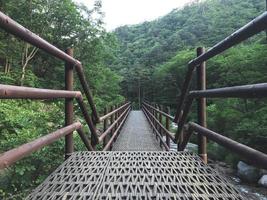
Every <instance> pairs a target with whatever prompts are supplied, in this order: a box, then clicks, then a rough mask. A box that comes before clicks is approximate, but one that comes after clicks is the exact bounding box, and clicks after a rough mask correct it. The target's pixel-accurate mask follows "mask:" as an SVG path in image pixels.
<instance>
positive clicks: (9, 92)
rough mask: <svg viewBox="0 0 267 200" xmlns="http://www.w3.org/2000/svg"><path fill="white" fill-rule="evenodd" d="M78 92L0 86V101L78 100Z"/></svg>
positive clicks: (79, 95)
mask: <svg viewBox="0 0 267 200" xmlns="http://www.w3.org/2000/svg"><path fill="white" fill-rule="evenodd" d="M81 96H82V94H81V92H80V91H69V90H51V89H40V88H32V87H21V86H12V85H3V84H0V99H55V98H78V97H81Z"/></svg>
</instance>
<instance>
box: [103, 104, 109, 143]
mask: <svg viewBox="0 0 267 200" xmlns="http://www.w3.org/2000/svg"><path fill="white" fill-rule="evenodd" d="M107 113H108V108H107V107H105V109H104V115H106V114H107ZM107 128H108V119H104V122H103V132H105V131H106V130H107ZM108 140H109V137H108V135H107V136H106V137H105V138H104V140H103V147H105V146H106V144H107V143H108Z"/></svg>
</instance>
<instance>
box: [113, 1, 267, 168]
mask: <svg viewBox="0 0 267 200" xmlns="http://www.w3.org/2000/svg"><path fill="white" fill-rule="evenodd" d="M263 11H265V1H261V0H206V1H200V2H199V1H196V2H194V3H191V4H188V5H187V6H185V7H184V8H182V9H176V10H173V11H172V12H171V13H169V14H167V15H166V16H163V17H161V18H159V19H157V20H154V21H152V22H145V23H142V24H138V25H133V26H123V27H119V28H117V29H116V30H115V34H116V36H117V38H118V41H119V43H120V46H119V50H118V52H117V59H116V60H115V61H114V62H113V63H112V68H113V69H115V70H117V71H118V73H120V74H121V75H122V76H123V77H124V80H123V87H122V88H123V93H124V95H125V96H127V97H128V98H129V99H132V100H133V101H135V102H137V98H136V96H137V94H138V90H139V88H141V91H142V93H141V96H142V97H143V98H144V99H146V100H148V101H151V102H156V103H159V104H163V105H168V106H171V108H172V111H173V112H174V110H175V108H176V106H177V101H178V99H179V95H180V91H181V88H182V84H183V81H184V78H185V73H186V71H187V63H188V62H189V61H190V60H191V59H192V58H195V57H196V50H195V49H196V48H197V47H198V46H204V47H207V49H208V48H209V47H212V46H213V45H215V44H216V43H218V42H219V41H221V40H222V39H224V38H225V37H227V36H228V35H230V34H231V33H233V32H234V31H235V30H237V29H239V28H240V27H242V26H243V25H245V24H247V23H248V22H249V21H251V20H252V19H254V18H255V17H257V16H258V15H260V14H261V13H262V12H263ZM266 53H267V47H266V36H265V33H264V32H263V33H261V34H258V35H257V36H255V37H253V38H250V39H249V40H247V41H246V42H243V43H242V44H241V45H238V46H237V47H234V48H232V49H230V50H227V51H226V52H224V53H223V54H221V55H220V56H216V57H215V58H213V59H211V60H209V61H208V62H207V87H208V88H220V87H227V86H235V85H244V84H254V83H262V82H267V77H266V74H267V68H266V65H267V58H266ZM145 72H147V73H145ZM194 77H195V75H194ZM138 80H142V81H141V86H140V87H139V88H138V84H137V83H138V82H137V81H138ZM195 86H196V83H195V79H193V81H192V89H195ZM266 109H267V106H266V101H264V100H260V99H224V100H222V99H220V100H218V99H212V100H211V99H209V100H208V127H209V128H210V129H212V130H215V131H217V132H219V133H221V134H223V135H226V136H228V137H230V138H232V139H235V140H237V141H239V142H241V143H244V144H247V145H249V146H251V147H253V148H256V149H258V150H261V151H263V152H267V149H266V138H267V136H266V129H267V124H266V118H267V114H266ZM191 110H192V112H191V114H190V116H189V118H188V120H192V121H196V105H195V104H194V105H193V107H192V109H191ZM209 148H210V150H211V151H210V152H217V153H214V154H215V155H216V156H217V159H221V160H226V161H228V162H232V163H235V162H236V160H237V159H238V157H236V156H233V155H232V154H230V153H229V152H228V151H225V150H222V148H221V147H217V146H214V145H210V147H209ZM215 158H216V157H215ZM239 159H240V158H239Z"/></svg>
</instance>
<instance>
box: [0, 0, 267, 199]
mask: <svg viewBox="0 0 267 200" xmlns="http://www.w3.org/2000/svg"><path fill="white" fill-rule="evenodd" d="M0 10H1V11H2V12H4V13H5V14H7V15H9V16H10V17H11V18H13V19H15V20H16V21H17V22H19V23H20V24H22V25H23V26H25V27H27V28H29V29H30V30H32V31H33V32H35V33H38V35H40V36H41V37H43V38H44V39H46V40H48V41H49V42H50V43H51V44H53V45H55V46H57V47H59V48H60V49H66V48H68V47H74V55H75V58H77V59H78V60H80V61H81V62H82V63H83V66H84V68H85V72H86V76H87V78H88V79H87V80H88V81H89V83H90V87H91V89H92V92H93V96H94V100H95V102H96V106H97V109H98V111H99V112H100V113H101V112H102V111H103V110H101V108H104V107H105V106H111V105H115V104H118V103H121V102H122V101H124V100H125V99H128V100H129V101H133V102H134V103H137V102H138V101H137V98H138V93H139V90H140V91H141V96H142V98H144V99H147V100H149V101H151V102H155V103H158V104H163V105H166V106H170V107H171V108H172V114H173V113H174V109H175V107H176V105H177V101H178V97H179V94H180V89H181V86H182V84H183V81H184V75H185V71H186V65H187V63H188V61H190V59H192V58H194V57H195V56H196V47H198V46H204V47H206V49H208V48H210V47H212V46H213V45H214V44H216V43H217V42H219V41H220V40H222V39H224V38H225V37H226V36H228V35H229V34H231V33H232V32H233V31H235V30H236V29H238V28H240V27H241V26H243V25H245V24H246V23H247V22H249V21H250V20H252V19H254V18H255V17H256V16H258V15H259V14H261V13H262V12H263V11H264V10H265V1H263V0H206V1H197V2H195V3H191V4H188V5H187V6H185V7H184V8H181V9H176V10H173V11H172V12H170V13H169V14H168V15H166V16H163V17H161V18H159V19H157V20H154V21H151V22H145V23H142V24H138V25H131V26H123V27H119V28H117V29H116V30H115V31H114V32H112V33H109V32H107V31H106V30H105V28H104V24H103V13H102V11H101V1H96V3H95V6H94V8H93V9H91V10H90V9H88V8H86V7H85V6H82V5H78V4H76V3H74V1H73V0H63V1H55V0H34V1H28V0H20V1H16V0H9V1H3V0H2V1H1V0H0ZM0 38H1V40H0V83H1V84H11V85H21V86H30V87H39V88H51V89H63V88H64V63H63V62H61V61H59V60H57V59H55V58H53V57H51V56H49V55H48V54H46V53H44V52H43V51H41V50H39V49H36V48H35V47H33V46H31V45H29V44H27V43H25V42H23V41H21V40H19V39H17V38H15V37H14V36H12V35H10V34H7V33H6V32H5V31H3V30H2V29H1V30H0ZM266 45H267V44H266V36H265V34H264V33H262V34H258V35H257V36H255V37H253V38H251V39H249V40H248V41H246V42H244V43H242V44H241V45H238V46H237V47H234V48H232V49H231V50H229V51H227V52H225V53H224V54H222V55H220V56H217V57H215V58H214V59H212V60H210V61H209V62H208V63H207V86H208V88H215V87H226V86H233V85H242V84H251V83H261V82H267V76H266V74H267V67H266V66H267V58H266V53H267V48H266ZM76 80H77V79H76ZM194 85H195V83H193V87H194ZM75 89H77V90H79V87H78V84H77V83H76V84H75ZM266 102H267V101H266V100H263V99H253V100H251V99H225V100H216V99H215V100H214V99H213V100H208V127H209V128H210V129H212V130H215V131H218V132H219V133H222V134H224V135H226V136H229V137H230V138H233V139H236V140H238V141H240V142H242V143H245V144H247V145H249V146H251V147H255V148H256V149H258V150H261V151H263V152H265V153H266V152H267V149H266V141H267V106H266ZM136 105H137V104H136ZM0 107H1V109H0V126H1V129H0V153H1V152H4V151H6V150H8V149H11V148H14V147H17V146H19V145H21V144H23V143H25V142H28V141H31V140H33V139H35V138H38V137H40V136H42V135H45V134H47V133H48V132H52V131H53V130H56V129H58V128H59V127H62V126H63V124H64V101H52V102H51V101H49V102H47V101H38V102H37V101H34V102H33V101H26V100H16V101H13V100H12V101H6V100H1V101H0ZM135 108H137V106H135ZM195 110H196V109H195V105H194V106H193V108H192V111H195ZM79 115H80V113H76V116H78V117H77V118H79ZM79 120H80V121H82V119H79ZM190 120H193V121H195V120H196V113H194V112H193V113H192V114H191V115H190ZM75 143H76V144H75V147H76V149H75V150H83V148H82V145H81V144H80V140H79V139H77V138H75ZM98 148H101V147H100V146H99V147H98ZM209 149H210V150H212V151H210V153H211V154H210V155H211V157H212V156H214V158H216V159H221V160H225V161H228V162H230V163H232V164H235V163H236V161H237V160H238V159H239V158H237V157H236V156H234V155H232V154H229V153H228V152H227V151H225V150H224V149H222V148H221V147H219V146H218V145H215V144H213V143H210V144H209ZM63 152H64V140H60V141H58V142H56V143H54V144H53V145H51V146H49V147H45V148H43V149H42V150H40V151H38V152H36V153H34V154H33V155H32V156H29V157H27V158H25V159H23V160H21V161H19V162H18V163H16V165H13V166H12V167H10V168H8V170H6V171H5V173H0V199H22V198H23V197H24V196H25V195H26V194H27V193H28V192H29V191H30V190H31V189H32V188H34V187H36V185H38V184H40V183H41V182H42V181H43V180H44V179H45V177H46V176H47V175H48V174H50V173H51V172H52V171H53V170H54V169H55V168H56V167H57V166H58V165H59V164H60V163H61V162H62V161H63Z"/></svg>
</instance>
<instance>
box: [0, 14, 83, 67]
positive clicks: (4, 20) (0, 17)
mask: <svg viewBox="0 0 267 200" xmlns="http://www.w3.org/2000/svg"><path fill="white" fill-rule="evenodd" d="M0 27H1V28H2V29H4V30H5V31H7V32H9V33H11V34H13V35H15V36H17V37H19V38H20V39H22V40H24V41H26V42H28V43H30V44H32V45H33V46H36V47H38V48H40V49H42V50H44V51H45V52H47V53H49V54H51V55H53V56H55V57H57V58H59V59H61V60H63V61H65V62H68V63H71V64H72V65H73V66H76V65H80V64H81V63H80V62H79V61H78V60H76V59H74V58H72V57H71V56H69V55H68V54H66V53H65V52H64V51H61V50H60V49H58V48H57V47H55V46H53V45H52V44H50V43H49V42H47V41H46V40H44V39H43V38H41V37H39V36H38V35H36V34H35V33H33V32H31V31H30V30H28V29H26V28H24V27H23V26H22V25H20V24H18V23H17V22H16V21H14V20H13V19H11V18H10V17H8V16H7V15H5V14H4V13H2V12H0Z"/></svg>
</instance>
